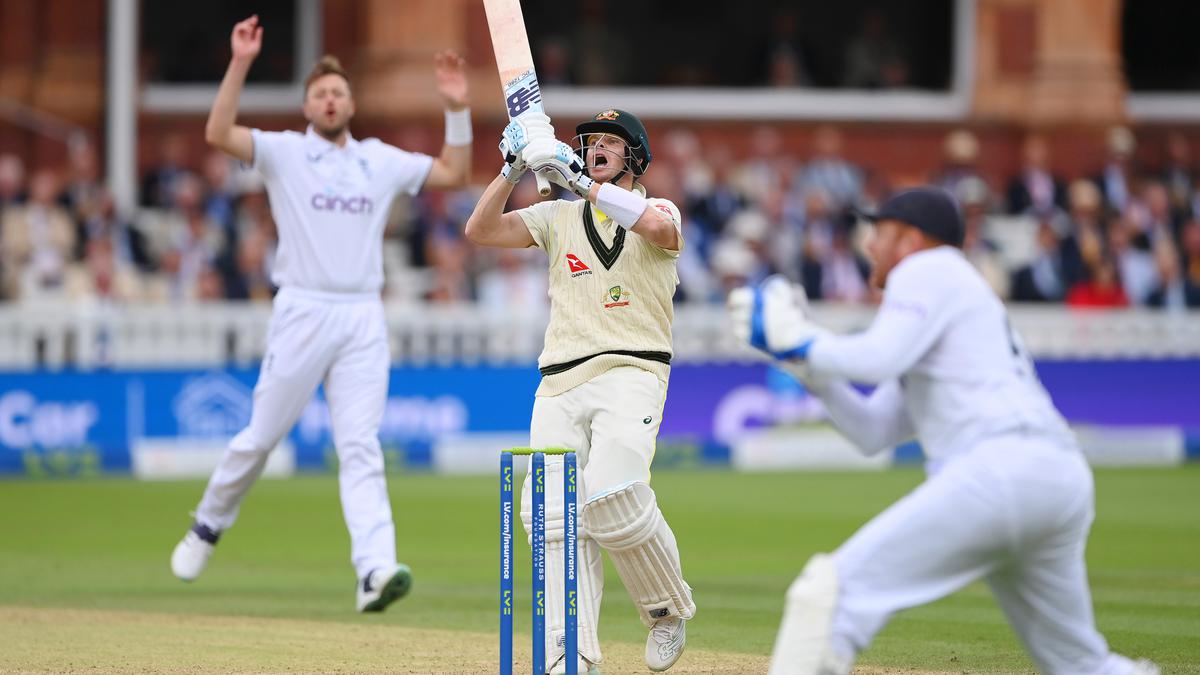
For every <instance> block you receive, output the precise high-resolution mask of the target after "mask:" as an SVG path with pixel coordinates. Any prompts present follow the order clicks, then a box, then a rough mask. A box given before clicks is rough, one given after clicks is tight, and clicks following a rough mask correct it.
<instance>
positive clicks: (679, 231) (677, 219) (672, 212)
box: [646, 197, 683, 258]
mask: <svg viewBox="0 0 1200 675" xmlns="http://www.w3.org/2000/svg"><path fill="white" fill-rule="evenodd" d="M646 202H647V204H648V205H649V206H650V208H652V209H656V210H658V211H660V212H662V213H665V214H667V215H668V216H670V217H671V222H672V223H673V224H674V225H675V233H676V236H678V237H679V248H677V249H675V250H671V249H667V248H663V247H661V246H659V245H657V244H651V245H652V246H654V248H656V249H658V250H659V252H661V253H662V254H663V255H665V256H668V257H670V258H678V257H679V254H680V253H681V252H682V251H683V216H682V215H680V212H679V207H678V206H675V203H674V202H672V201H670V200H668V199H658V198H656V197H655V198H650V199H647V200H646Z"/></svg>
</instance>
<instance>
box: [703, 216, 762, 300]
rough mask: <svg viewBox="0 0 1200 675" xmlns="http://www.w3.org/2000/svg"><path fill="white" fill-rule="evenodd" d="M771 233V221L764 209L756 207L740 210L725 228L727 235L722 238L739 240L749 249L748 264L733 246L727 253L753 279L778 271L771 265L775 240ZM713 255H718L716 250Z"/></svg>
mask: <svg viewBox="0 0 1200 675" xmlns="http://www.w3.org/2000/svg"><path fill="white" fill-rule="evenodd" d="M770 235H771V222H770V221H769V220H767V216H766V215H765V214H764V213H763V212H762V211H760V210H758V209H756V208H748V209H744V210H742V211H739V212H738V213H737V214H735V215H734V216H733V217H732V218H730V219H729V225H728V226H727V227H726V228H725V235H724V237H723V238H722V239H723V240H734V241H737V242H738V243H739V244H740V245H741V247H743V248H745V249H746V250H747V251H749V253H750V257H751V261H752V262H751V264H750V265H748V266H747V265H744V264H742V263H743V261H742V259H741V255H742V254H741V252H740V250H737V249H735V248H733V247H726V251H727V252H726V253H725V255H727V256H730V260H731V261H736V262H737V263H738V264H737V265H736V267H737V269H738V270H739V271H744V272H745V273H746V275H747V276H748V278H749V279H750V280H752V281H756V282H757V281H761V280H762V279H765V278H767V277H768V276H770V275H771V273H772V272H774V271H776V270H775V268H774V267H773V266H772V265H771V247H772V244H773V242H771V241H770ZM734 251H736V253H735V252H734ZM713 255H716V252H715V251H714V253H713ZM731 264H732V263H731Z"/></svg>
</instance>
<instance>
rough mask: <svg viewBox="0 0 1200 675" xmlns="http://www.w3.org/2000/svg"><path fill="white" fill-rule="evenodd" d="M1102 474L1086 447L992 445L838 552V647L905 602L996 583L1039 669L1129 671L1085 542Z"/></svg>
mask: <svg viewBox="0 0 1200 675" xmlns="http://www.w3.org/2000/svg"><path fill="white" fill-rule="evenodd" d="M1093 517H1094V506H1093V486H1092V474H1091V470H1090V469H1089V468H1088V466H1087V463H1086V461H1085V460H1084V458H1083V456H1082V455H1081V454H1080V453H1079V452H1078V451H1077V450H1075V449H1072V448H1064V447H1059V446H1057V445H1054V444H1051V443H1050V442H1048V441H1044V440H1040V439H1036V438H1032V437H1023V436H1010V437H1005V438H999V439H995V440H992V441H988V442H985V443H982V444H980V445H979V446H977V447H976V448H974V449H972V450H971V451H970V452H969V453H968V454H966V455H964V456H961V457H957V458H954V459H951V460H950V461H948V462H947V463H946V464H945V466H944V467H943V468H942V469H941V471H940V472H938V473H937V474H935V475H933V476H931V477H930V478H929V479H928V480H926V481H925V483H923V484H922V485H920V486H919V487H917V489H916V490H914V491H913V492H911V493H910V494H908V495H907V496H905V497H904V498H903V499H901V500H900V501H898V502H896V503H895V504H893V505H892V506H891V507H889V508H888V509H887V510H885V511H884V512H883V513H881V514H879V515H878V516H876V517H875V518H874V519H872V520H871V521H870V522H869V523H867V524H866V525H865V526H863V528H862V529H860V530H859V531H858V532H857V533H855V534H854V536H852V537H851V538H850V539H849V540H848V541H846V543H845V544H843V545H842V546H841V547H840V548H839V549H838V550H837V552H836V553H835V554H834V562H835V565H836V566H837V571H838V578H839V579H838V580H839V584H840V586H839V589H838V591H839V595H838V601H837V607H836V609H835V611H834V624H833V636H832V645H831V646H832V647H833V649H834V650H835V651H837V652H839V653H840V654H841V655H842V656H845V657H851V658H852V657H853V656H855V655H857V654H858V653H859V652H860V651H862V650H863V649H865V648H866V646H867V645H868V644H869V643H870V642H871V639H872V638H873V637H874V636H875V634H876V633H878V632H879V630H880V629H882V628H883V626H884V624H885V623H887V621H888V619H889V618H891V616H892V615H893V614H894V613H896V612H897V611H899V610H902V609H905V608H908V607H915V606H917V605H923V604H925V603H928V602H932V601H934V600H937V599H938V598H941V597H944V596H946V595H949V594H951V593H953V592H955V591H957V590H959V589H961V588H963V587H964V586H966V585H967V584H970V583H971V582H973V581H976V580H978V579H986V581H987V583H988V586H989V587H990V588H991V590H992V593H993V595H995V597H996V600H997V601H998V602H999V603H1000V607H1001V608H1002V609H1003V610H1004V613H1005V615H1006V616H1007V617H1008V621H1009V623H1010V624H1011V625H1012V627H1013V630H1014V631H1016V633H1017V636H1018V637H1019V638H1020V639H1021V641H1022V643H1024V645H1025V648H1026V649H1027V650H1028V652H1029V654H1030V655H1031V656H1032V657H1033V660H1034V662H1035V663H1036V664H1037V666H1038V669H1039V670H1041V671H1042V672H1043V673H1049V674H1052V675H1074V674H1079V675H1084V674H1087V675H1092V674H1100V673H1104V674H1108V673H1112V674H1117V673H1126V672H1129V668H1130V662H1129V660H1128V659H1126V658H1124V657H1122V656H1118V655H1115V654H1112V653H1110V652H1109V651H1108V644H1107V643H1106V642H1105V640H1104V637H1103V636H1102V635H1100V633H1099V632H1097V630H1096V627H1095V623H1094V621H1093V617H1092V601H1091V593H1090V590H1089V588H1088V580H1087V570H1086V568H1085V565H1084V547H1085V545H1086V543H1087V536H1088V530H1089V528H1090V527H1091V523H1092V519H1093Z"/></svg>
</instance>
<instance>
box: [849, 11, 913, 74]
mask: <svg viewBox="0 0 1200 675" xmlns="http://www.w3.org/2000/svg"><path fill="white" fill-rule="evenodd" d="M844 67H845V71H844V76H843V78H842V82H843V84H844V86H847V87H855V88H859V89H895V88H898V87H903V86H906V85H907V84H908V62H907V61H906V60H905V58H904V51H903V49H901V47H900V45H899V44H898V43H897V42H896V40H895V38H893V37H892V36H891V35H890V34H889V33H888V26H887V19H886V18H885V17H884V15H883V12H882V11H880V10H878V9H868V10H867V12H866V14H864V15H863V22H862V28H861V29H860V31H859V33H858V35H856V36H855V37H853V38H851V40H850V43H849V44H848V45H847V46H846V56H845V65H844Z"/></svg>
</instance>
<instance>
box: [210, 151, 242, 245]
mask: <svg viewBox="0 0 1200 675" xmlns="http://www.w3.org/2000/svg"><path fill="white" fill-rule="evenodd" d="M230 169H231V160H230V159H229V157H228V156H227V155H225V154H224V153H221V152H212V153H209V155H208V156H207V157H205V158H204V215H206V216H208V219H209V220H211V221H212V222H214V223H216V224H217V225H218V226H219V227H220V228H221V231H222V233H223V234H224V235H225V236H226V237H227V238H228V239H230V240H233V239H234V238H236V236H237V226H236V220H237V219H236V211H237V194H235V192H234V189H233V188H234V184H233V176H232V171H230Z"/></svg>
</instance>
